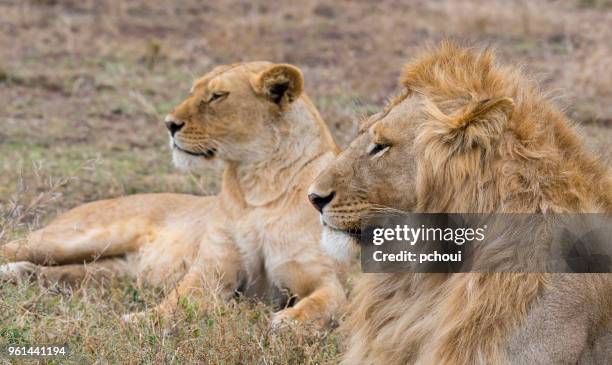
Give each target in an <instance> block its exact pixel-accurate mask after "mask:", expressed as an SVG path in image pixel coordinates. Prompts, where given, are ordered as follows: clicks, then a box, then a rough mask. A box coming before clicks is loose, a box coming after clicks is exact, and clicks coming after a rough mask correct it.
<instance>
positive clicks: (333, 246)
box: [321, 225, 359, 262]
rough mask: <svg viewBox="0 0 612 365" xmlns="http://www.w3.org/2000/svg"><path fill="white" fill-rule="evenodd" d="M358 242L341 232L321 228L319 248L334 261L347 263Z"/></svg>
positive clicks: (326, 227)
mask: <svg viewBox="0 0 612 365" xmlns="http://www.w3.org/2000/svg"><path fill="white" fill-rule="evenodd" d="M358 245H359V241H358V240H357V239H356V238H355V237H354V236H351V235H349V234H347V233H345V232H343V231H340V230H337V229H334V228H331V227H329V226H326V225H325V226H323V234H322V235H321V247H322V248H323V251H325V253H327V254H328V255H329V256H331V257H333V258H334V259H335V260H337V261H340V262H348V261H349V260H350V259H351V258H352V257H353V256H354V255H355V254H356V250H357V247H358Z"/></svg>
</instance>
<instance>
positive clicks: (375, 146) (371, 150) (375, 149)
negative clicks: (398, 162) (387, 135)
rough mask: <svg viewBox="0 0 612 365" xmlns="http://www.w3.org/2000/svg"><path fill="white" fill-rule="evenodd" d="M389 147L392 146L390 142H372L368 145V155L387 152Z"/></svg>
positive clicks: (378, 154)
mask: <svg viewBox="0 0 612 365" xmlns="http://www.w3.org/2000/svg"><path fill="white" fill-rule="evenodd" d="M389 147H391V146H390V145H388V144H385V143H372V144H371V145H370V146H369V147H368V155H370V156H380V155H382V154H383V153H385V152H386V151H387V150H388V149H389Z"/></svg>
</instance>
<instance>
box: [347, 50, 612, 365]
mask: <svg viewBox="0 0 612 365" xmlns="http://www.w3.org/2000/svg"><path fill="white" fill-rule="evenodd" d="M401 83H402V85H403V86H404V87H405V88H406V91H404V92H403V94H402V95H400V97H398V98H396V99H395V100H394V101H392V102H391V104H390V105H389V106H388V107H387V110H388V109H389V108H393V107H394V106H395V105H396V104H397V103H399V102H401V100H402V99H403V98H404V97H406V94H415V93H416V94H419V95H421V96H423V99H424V103H425V111H426V112H425V114H426V115H427V122H425V123H424V124H423V125H422V128H421V129H420V130H419V131H418V133H417V139H416V142H415V145H416V148H417V149H418V153H417V156H418V161H417V165H418V172H417V174H418V176H417V196H418V198H417V202H418V205H417V211H420V212H466V213H467V212H474V213H478V212H483V213H487V212H504V213H539V212H541V213H544V212H551V213H552V212H556V213H563V212H611V211H612V197H611V194H612V183H611V181H612V180H611V175H610V173H609V172H608V170H607V169H606V168H605V167H604V165H603V164H602V163H601V162H599V161H598V160H597V159H596V158H594V157H592V156H591V155H590V154H589V153H587V152H586V151H585V150H584V148H583V147H582V145H581V141H580V140H579V138H578V137H577V135H576V133H575V132H574V131H573V127H572V125H571V123H570V121H569V120H568V119H567V118H566V117H565V116H564V115H563V114H562V113H561V112H560V111H559V110H558V109H557V108H556V107H554V106H553V105H552V104H551V103H550V102H549V101H548V100H547V99H546V97H545V96H544V94H543V93H542V92H541V91H540V90H538V89H537V88H535V87H534V86H533V83H532V82H531V81H530V80H528V79H526V78H525V77H524V76H522V75H521V72H520V70H518V69H517V68H513V67H505V66H500V65H498V64H496V63H495V61H494V54H493V52H492V51H490V50H485V51H482V52H476V51H473V50H470V49H466V48H461V47H458V46H456V45H454V44H452V43H450V42H445V43H443V44H442V45H441V46H439V47H437V48H435V49H433V50H431V51H430V52H427V53H426V54H425V55H423V56H422V57H420V58H417V59H416V60H415V61H413V62H411V63H409V64H408V65H406V66H405V68H404V70H403V73H402V77H401ZM390 188H393V189H397V188H398V187H395V186H392V187H390ZM408 193H410V192H408V191H407V192H406V194H408ZM605 277H606V276H605V275H593V276H589V277H586V276H585V277H584V283H583V284H584V288H585V289H584V290H585V291H586V293H590V294H592V295H593V297H597V295H599V296H601V294H598V293H597V287H598V285H599V284H601V282H603V281H605V280H607V279H606V278H605ZM550 280H551V275H549V274H522V273H517V274H507V273H491V274H410V273H398V274H370V275H364V276H363V278H361V280H360V281H359V282H358V283H357V285H356V288H355V289H354V292H353V295H352V300H351V306H350V308H349V311H348V312H349V313H350V315H349V318H348V319H347V321H346V322H345V324H344V326H343V328H344V330H345V331H347V332H349V333H348V336H349V337H350V340H349V343H348V349H347V354H346V356H345V358H344V363H346V364H357V363H360V364H404V363H415V362H416V363H418V364H497V363H504V361H506V358H505V357H506V354H505V352H504V350H503V349H504V345H505V343H506V341H507V339H508V337H509V336H510V335H511V331H512V329H513V328H515V327H516V326H517V325H519V324H520V323H522V321H524V320H525V318H526V316H527V314H528V312H529V311H530V308H531V307H532V304H533V303H534V301H536V300H537V299H538V298H539V296H540V295H541V294H542V293H543V292H544V291H545V290H546V289H547V288H548V285H549V283H550ZM506 296H507V297H506Z"/></svg>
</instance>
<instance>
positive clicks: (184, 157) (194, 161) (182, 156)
mask: <svg viewBox="0 0 612 365" xmlns="http://www.w3.org/2000/svg"><path fill="white" fill-rule="evenodd" d="M172 163H173V164H174V166H176V168H178V169H179V170H180V171H183V172H197V171H199V170H201V169H203V168H205V167H206V166H210V163H209V161H208V160H207V159H205V158H203V157H197V156H191V155H188V154H186V153H184V152H181V151H179V150H178V149H176V148H173V149H172Z"/></svg>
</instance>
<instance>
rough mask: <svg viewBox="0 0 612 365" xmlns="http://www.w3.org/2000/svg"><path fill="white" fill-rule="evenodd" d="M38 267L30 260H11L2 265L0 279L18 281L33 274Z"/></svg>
mask: <svg viewBox="0 0 612 365" xmlns="http://www.w3.org/2000/svg"><path fill="white" fill-rule="evenodd" d="M37 269H38V266H37V265H36V264H33V263H31V262H28V261H19V262H10V263H8V264H4V265H0V281H17V280H21V279H24V278H26V277H27V276H29V275H31V274H33V273H35V272H36V270H37Z"/></svg>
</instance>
